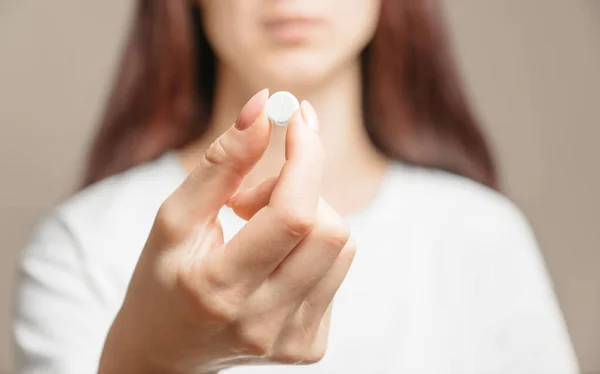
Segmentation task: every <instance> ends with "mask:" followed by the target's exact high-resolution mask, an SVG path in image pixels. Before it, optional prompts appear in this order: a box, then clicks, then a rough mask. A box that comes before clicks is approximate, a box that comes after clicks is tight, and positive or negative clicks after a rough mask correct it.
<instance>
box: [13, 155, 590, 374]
mask: <svg viewBox="0 0 600 374" xmlns="http://www.w3.org/2000/svg"><path fill="white" fill-rule="evenodd" d="M185 176H186V173H185V171H184V170H183V168H182V167H181V165H180V164H179V161H178V159H177V158H176V156H175V155H174V154H172V153H169V154H166V155H165V156H163V157H161V158H160V159H158V160H156V161H154V162H151V163H147V164H145V165H142V166H139V167H136V168H134V169H132V170H129V171H127V172H125V173H123V174H121V175H118V176H115V177H112V178H109V179H107V180H105V181H103V182H100V183H98V184H96V185H94V186H92V187H91V188H88V189H86V190H84V191H82V192H80V193H78V194H77V195H76V196H74V197H73V198H71V199H70V200H69V201H67V202H66V203H64V204H62V205H60V206H59V207H57V208H56V209H55V210H54V211H53V213H52V214H51V215H49V217H48V218H46V219H45V220H44V221H43V222H42V223H41V225H40V226H39V227H38V228H37V229H36V230H35V232H34V233H33V235H32V237H31V240H30V242H29V244H28V248H27V250H26V252H25V253H24V257H23V261H22V266H21V270H20V273H19V284H18V289H17V293H16V313H15V321H14V337H15V345H16V353H17V363H18V369H17V370H18V371H17V372H18V373H62V374H86V373H94V372H96V371H97V366H98V361H99V357H100V355H101V351H102V346H103V342H104V340H105V336H106V334H107V331H108V329H109V327H110V325H111V323H112V321H113V318H114V317H115V315H116V313H117V311H118V309H119V307H120V305H121V303H122V301H123V298H124V296H125V292H126V288H127V285H128V283H129V280H130V278H131V275H132V272H133V269H134V267H135V265H136V262H137V260H138V256H139V255H140V252H141V250H142V247H143V245H144V243H145V241H146V238H147V235H148V233H149V231H150V228H151V226H152V223H153V220H154V217H155V214H156V212H157V210H158V208H159V206H160V204H161V203H162V202H163V201H164V199H165V198H166V197H167V196H168V195H169V194H170V193H171V192H172V191H173V190H174V189H175V188H176V187H177V186H178V185H179V184H180V183H181V182H182V181H183V179H184V178H185ZM220 219H221V222H222V224H223V228H224V232H225V239H226V240H228V239H229V238H231V237H232V236H233V235H234V234H235V233H236V232H237V231H238V230H239V229H240V227H241V226H242V225H243V224H244V221H242V220H241V219H239V218H238V217H237V216H235V215H234V214H233V212H232V211H231V210H229V209H227V208H224V209H223V210H222V211H221V214H220ZM348 221H349V224H350V226H351V228H352V234H353V237H354V238H355V240H356V242H357V244H358V253H357V255H356V257H355V260H354V263H353V265H352V268H351V269H350V272H349V273H348V276H347V278H346V280H345V282H344V284H343V285H342V287H341V288H340V290H339V292H338V293H337V295H336V297H335V299H334V307H333V316H332V322H331V329H330V337H329V348H328V351H327V353H326V355H325V357H324V359H323V360H322V361H321V362H319V363H317V364H315V365H310V366H266V367H260V366H258V367H238V368H232V369H229V370H227V371H225V372H226V373H230V374H250V373H281V374H286V373H307V374H309V373H313V374H325V373H328V374H329V373H336V374H338V373H339V374H350V373H355V374H359V373H360V374H363V373H368V374H421V373H432V374H433V373H435V374H445V373H448V374H449V373H456V374H487V373H510V374H519V373H530V374H572V373H576V372H577V371H578V370H577V363H576V359H575V355H574V353H573V349H572V347H571V343H570V340H569V336H568V333H567V330H566V327H565V323H564V320H563V318H562V316H561V313H560V309H559V308H558V305H557V302H556V299H555V296H554V294H553V291H552V286H551V282H550V279H549V277H548V274H547V272H546V269H545V267H544V263H543V260H542V258H541V255H540V252H539V250H538V247H537V245H536V242H535V239H534V237H533V236H532V233H531V230H530V228H529V226H528V224H527V222H526V220H525V219H524V218H523V216H522V214H521V213H520V212H519V210H518V209H516V208H515V206H514V205H513V204H512V203H510V201H509V200H508V199H506V198H505V197H503V196H501V195H500V194H498V193H496V192H494V191H492V190H490V189H487V188H485V187H483V186H481V185H479V184H477V183H475V182H472V181H470V180H468V179H465V178H462V177H459V176H456V175H452V174H449V173H445V172H441V171H434V170H428V169H424V168H418V167H410V166H407V165H404V164H400V163H397V164H395V165H394V166H393V167H392V168H391V169H390V171H389V172H388V173H387V175H386V177H385V179H384V181H383V183H382V185H381V187H380V190H379V192H378V194H377V197H376V198H375V199H374V200H373V201H372V202H371V203H370V204H369V206H368V207H366V208H365V209H363V210H362V212H361V213H359V214H355V215H352V216H350V217H348Z"/></svg>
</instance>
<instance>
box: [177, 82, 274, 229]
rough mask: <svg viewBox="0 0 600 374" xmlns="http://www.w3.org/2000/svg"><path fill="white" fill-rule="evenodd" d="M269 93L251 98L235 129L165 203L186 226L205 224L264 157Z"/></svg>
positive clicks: (214, 148)
mask: <svg viewBox="0 0 600 374" xmlns="http://www.w3.org/2000/svg"><path fill="white" fill-rule="evenodd" d="M268 96H269V92H268V90H266V89H265V90H262V91H260V92H259V93H257V94H256V95H254V96H253V97H252V98H251V99H250V100H249V101H248V103H246V105H245V106H244V108H243V109H242V111H241V112H240V116H239V117H238V119H237V121H236V123H235V124H234V126H232V127H231V128H229V129H228V130H227V131H226V132H225V133H223V134H222V135H221V136H220V137H219V138H218V139H217V140H215V142H213V144H211V146H210V147H209V148H208V150H207V151H206V153H205V155H204V157H203V158H202V160H201V161H200V163H199V165H198V166H197V167H196V168H195V169H194V171H192V173H191V174H190V175H189V177H188V178H187V179H186V180H185V181H184V182H183V183H182V184H181V186H180V187H179V188H178V189H177V190H176V191H175V192H174V193H173V195H172V196H171V197H170V198H169V199H168V201H167V202H166V204H170V205H174V206H175V207H174V208H173V209H172V210H173V211H176V212H178V217H177V218H178V219H179V220H185V222H187V223H188V224H189V225H192V226H194V227H195V226H197V225H198V224H207V223H209V222H211V221H212V220H213V219H214V217H216V215H217V213H218V211H219V210H220V208H221V207H222V206H223V205H224V204H225V202H226V201H227V199H229V198H230V197H231V196H232V195H233V194H234V193H235V191H236V190H237V189H238V187H239V185H240V184H241V182H242V180H243V178H244V177H245V175H246V174H247V173H248V172H250V170H251V169H252V168H253V167H254V165H255V164H256V163H257V162H258V161H259V160H260V158H261V157H262V155H263V154H264V152H265V150H266V149H267V146H268V144H269V140H270V134H271V124H270V123H269V120H268V118H267V115H266V113H265V106H266V102H267V99H268Z"/></svg>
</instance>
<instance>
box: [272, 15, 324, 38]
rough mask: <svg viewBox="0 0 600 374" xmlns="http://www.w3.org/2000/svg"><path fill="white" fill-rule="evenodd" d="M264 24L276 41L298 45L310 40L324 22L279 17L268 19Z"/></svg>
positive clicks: (293, 17)
mask: <svg viewBox="0 0 600 374" xmlns="http://www.w3.org/2000/svg"><path fill="white" fill-rule="evenodd" d="M263 24H264V27H265V29H266V31H267V32H268V33H269V35H270V36H271V38H273V39H274V40H275V41H277V42H281V43H291V44H298V43H302V42H305V41H307V40H308V39H310V38H311V36H312V35H313V34H314V33H315V32H316V31H317V30H318V29H319V28H320V27H322V26H323V21H322V20H320V19H318V18H315V17H307V16H298V15H279V16H273V17H270V18H268V19H266V20H265V22H264V23H263Z"/></svg>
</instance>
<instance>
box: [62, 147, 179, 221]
mask: <svg viewBox="0 0 600 374" xmlns="http://www.w3.org/2000/svg"><path fill="white" fill-rule="evenodd" d="M182 180H183V171H182V169H181V168H180V167H179V165H178V164H177V160H176V159H175V156H174V155H172V154H167V155H164V156H162V157H160V158H158V159H156V160H154V161H151V162H148V163H144V164H142V165H139V166H136V167H134V168H131V169H129V170H127V171H125V172H123V173H121V174H117V175H115V176H112V177H109V178H106V179H104V180H102V181H100V182H98V183H96V184H94V185H92V186H89V187H87V188H85V189H83V190H82V191H79V192H77V193H76V194H75V195H73V196H72V197H71V198H69V199H68V200H66V201H64V202H62V203H61V204H59V205H58V206H57V207H56V209H55V212H56V214H57V215H59V216H60V217H61V218H62V219H63V220H64V221H65V222H67V223H68V224H69V225H70V226H91V227H103V226H106V225H112V224H118V223H125V222H126V221H135V220H136V219H141V220H145V219H147V216H148V215H149V214H150V215H152V214H153V213H155V210H157V209H158V207H159V206H160V204H161V203H162V202H163V201H164V199H165V198H166V197H167V196H168V195H169V194H170V193H171V192H172V191H173V190H174V189H175V188H176V187H177V185H178V184H179V183H180V182H181V181H182Z"/></svg>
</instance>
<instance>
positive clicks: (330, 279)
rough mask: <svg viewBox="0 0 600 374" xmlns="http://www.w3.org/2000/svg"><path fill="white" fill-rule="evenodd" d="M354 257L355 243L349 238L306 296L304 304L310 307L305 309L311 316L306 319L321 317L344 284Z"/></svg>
mask: <svg viewBox="0 0 600 374" xmlns="http://www.w3.org/2000/svg"><path fill="white" fill-rule="evenodd" d="M355 255H356V243H355V242H354V240H353V239H352V238H351V239H350V240H348V243H346V245H345V246H344V248H343V249H342V251H341V252H340V255H339V256H338V257H337V258H336V260H335V262H334V263H333V265H332V266H331V269H330V270H329V271H328V272H327V274H325V276H324V277H323V278H322V279H321V280H320V281H319V283H318V284H317V285H316V286H315V287H313V288H312V289H311V290H310V292H309V293H308V295H307V296H306V298H305V300H304V304H306V305H308V306H310V307H308V308H307V309H309V310H311V315H310V316H307V318H311V319H312V320H315V321H319V320H320V319H321V318H322V317H323V315H324V314H325V312H326V311H327V308H328V307H329V305H330V304H331V302H332V300H333V297H334V296H335V294H336V292H337V291H338V289H339V288H340V286H341V285H342V283H343V282H344V279H345V278H346V275H347V274H348V271H349V270H350V266H351V265H352V261H354V256H355Z"/></svg>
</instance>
